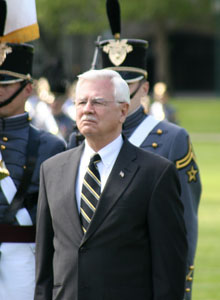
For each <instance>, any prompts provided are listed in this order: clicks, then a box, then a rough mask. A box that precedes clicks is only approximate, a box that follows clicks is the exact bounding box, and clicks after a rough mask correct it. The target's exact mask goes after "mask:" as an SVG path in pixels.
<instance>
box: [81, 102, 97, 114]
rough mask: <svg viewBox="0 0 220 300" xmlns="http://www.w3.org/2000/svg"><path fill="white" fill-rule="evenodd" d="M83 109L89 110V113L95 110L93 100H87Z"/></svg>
mask: <svg viewBox="0 0 220 300" xmlns="http://www.w3.org/2000/svg"><path fill="white" fill-rule="evenodd" d="M83 109H84V112H89V113H91V112H94V106H93V104H92V102H90V101H87V102H86V104H85V106H84V108H83Z"/></svg>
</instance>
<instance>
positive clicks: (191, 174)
mask: <svg viewBox="0 0 220 300" xmlns="http://www.w3.org/2000/svg"><path fill="white" fill-rule="evenodd" d="M186 173H187V175H188V176H189V182H192V181H195V182H196V180H197V179H196V174H197V173H198V170H196V169H194V166H192V167H191V168H190V169H189V171H187V172H186Z"/></svg>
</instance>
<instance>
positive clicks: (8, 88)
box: [0, 82, 26, 118]
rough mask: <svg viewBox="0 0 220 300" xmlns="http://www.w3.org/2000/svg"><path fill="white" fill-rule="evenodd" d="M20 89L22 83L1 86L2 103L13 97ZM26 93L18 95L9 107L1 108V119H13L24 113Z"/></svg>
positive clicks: (0, 97) (0, 96) (0, 100)
mask: <svg viewBox="0 0 220 300" xmlns="http://www.w3.org/2000/svg"><path fill="white" fill-rule="evenodd" d="M19 88H20V83H19V82H16V83H12V84H0V103H1V102H3V101H4V100H6V99H8V98H9V97H11V96H12V95H13V94H14V93H15V92H16V91H17V90H18V89H19ZM25 94H26V93H25V91H24V90H23V91H22V92H21V93H19V94H18V95H17V97H16V98H15V99H13V101H12V102H11V103H9V104H8V105H5V106H3V107H0V117H1V118H6V117H12V116H15V115H18V114H22V113H24V105H25V100H26V98H25Z"/></svg>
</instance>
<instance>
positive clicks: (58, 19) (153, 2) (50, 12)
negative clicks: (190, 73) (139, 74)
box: [37, 0, 214, 84]
mask: <svg viewBox="0 0 220 300" xmlns="http://www.w3.org/2000/svg"><path fill="white" fill-rule="evenodd" d="M119 2H120V6H121V19H122V36H123V34H124V33H125V34H126V35H127V36H128V37H130V38H131V37H135V38H141V37H144V38H146V35H148V34H149V35H150V36H153V38H154V41H155V42H154V45H153V47H154V49H153V51H154V53H155V57H156V66H155V67H156V69H155V74H156V79H157V80H162V81H168V82H167V83H168V84H169V78H170V76H169V42H168V36H169V34H170V32H172V31H174V30H176V29H184V30H190V31H192V30H194V31H200V32H204V31H208V30H212V29H213V28H214V18H213V13H214V11H213V1H212V0H178V1H177V0H166V1H164V0H137V1H134V0H121V1H120V0H119ZM37 11H38V19H39V22H40V24H41V25H42V26H43V27H44V29H45V28H46V29H47V31H48V32H49V33H50V34H51V35H58V36H60V35H68V34H100V33H102V32H103V30H106V29H109V24H108V20H107V16H106V10H105V1H104V0H38V1H37ZM138 25H139V26H138ZM134 28H136V30H134ZM131 33H133V36H131V35H130V34H131Z"/></svg>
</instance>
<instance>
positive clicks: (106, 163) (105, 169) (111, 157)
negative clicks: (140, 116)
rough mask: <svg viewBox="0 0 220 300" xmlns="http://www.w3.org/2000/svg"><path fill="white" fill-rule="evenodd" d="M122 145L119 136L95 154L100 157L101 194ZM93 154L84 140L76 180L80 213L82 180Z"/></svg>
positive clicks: (98, 165)
mask: <svg viewBox="0 0 220 300" xmlns="http://www.w3.org/2000/svg"><path fill="white" fill-rule="evenodd" d="M122 144H123V139H122V136H121V135H119V136H118V137H117V138H116V139H115V140H114V141H113V142H111V143H110V144H108V145H107V146H105V147H104V148H102V149H101V150H99V151H98V152H97V153H98V154H99V155H100V157H101V161H100V162H99V163H98V164H97V167H98V170H99V173H100V178H101V192H102V191H103V189H104V187H105V184H106V182H107V179H108V177H109V174H110V173H111V170H112V168H113V166H114V163H115V161H116V159H117V156H118V154H119V151H120V149H121V147H122ZM95 153H96V152H95V151H94V150H93V149H92V148H91V147H90V146H89V145H88V143H87V141H86V140H85V148H84V152H83V154H82V156H81V160H80V165H79V171H78V174H77V180H76V200H77V206H78V210H79V211H80V202H81V190H82V184H83V179H84V176H85V173H86V170H87V167H88V165H89V162H90V158H91V157H92V156H93V155H94V154H95Z"/></svg>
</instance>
